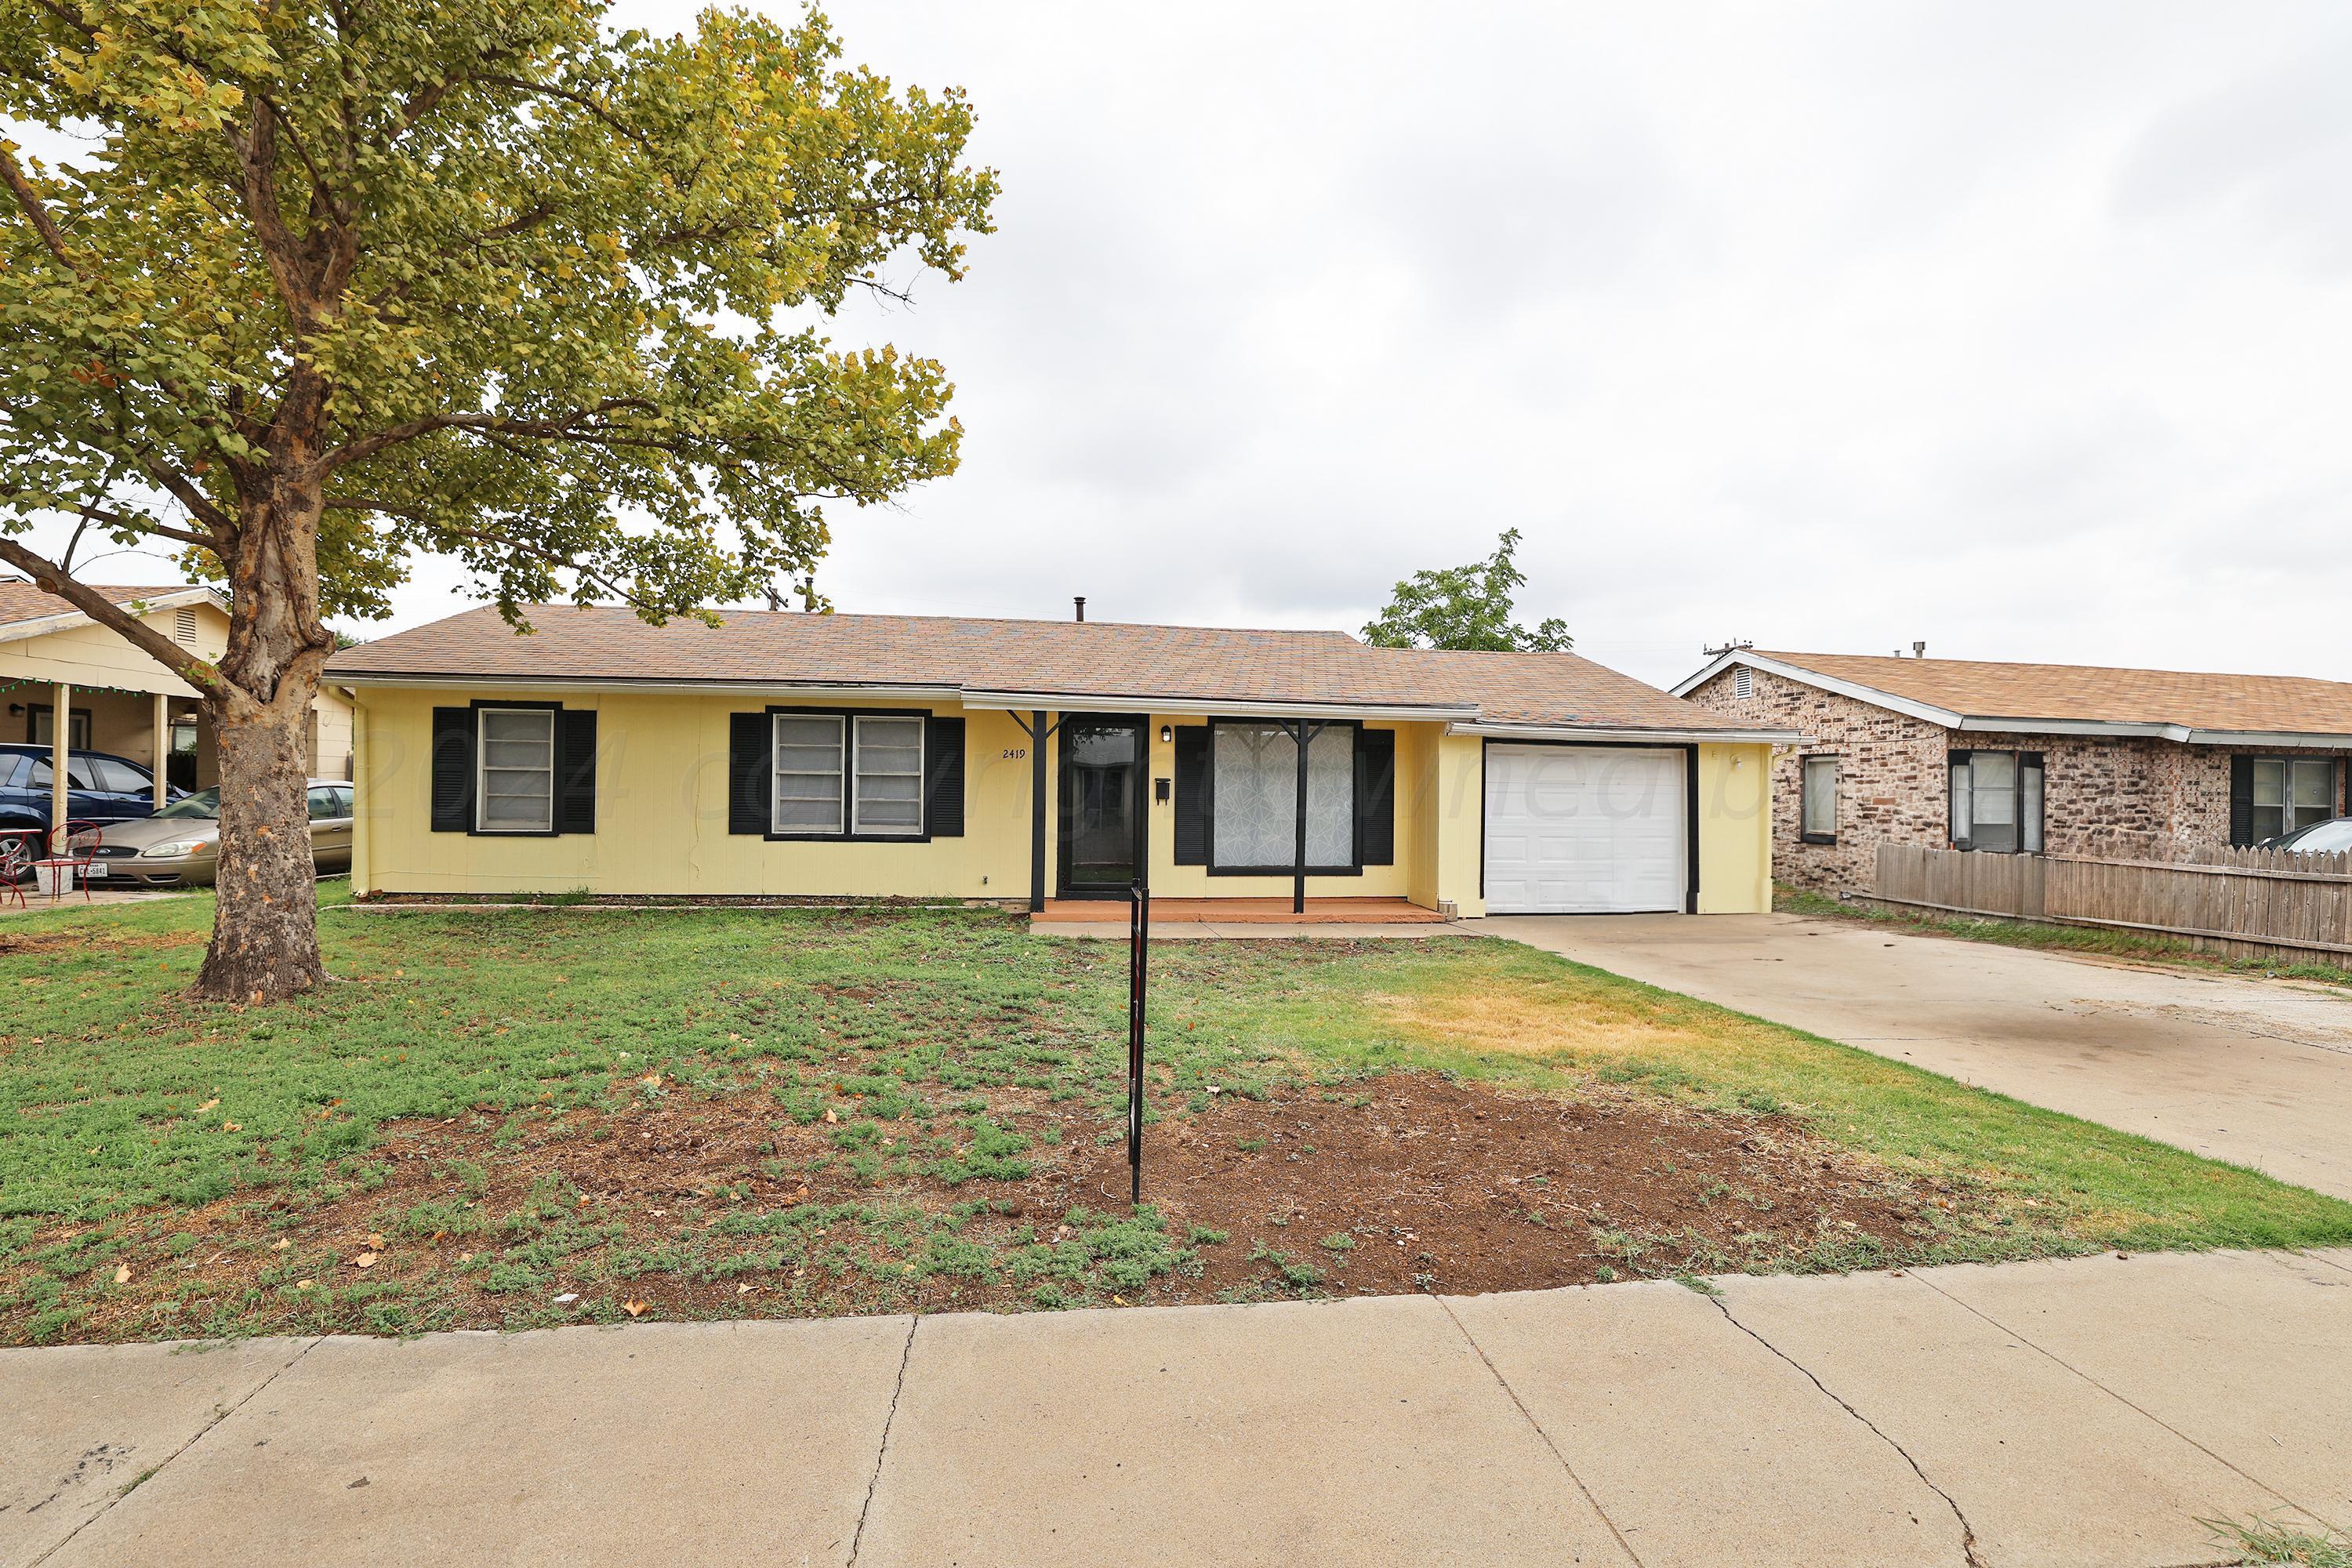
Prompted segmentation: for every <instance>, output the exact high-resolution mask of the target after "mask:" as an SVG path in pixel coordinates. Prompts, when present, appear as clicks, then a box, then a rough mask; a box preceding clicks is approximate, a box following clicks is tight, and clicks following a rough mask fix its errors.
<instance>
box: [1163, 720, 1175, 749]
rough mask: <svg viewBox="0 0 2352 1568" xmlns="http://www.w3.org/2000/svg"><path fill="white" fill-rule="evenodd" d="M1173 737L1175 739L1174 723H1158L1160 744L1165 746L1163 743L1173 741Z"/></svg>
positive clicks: (1167, 743) (1166, 743)
mask: <svg viewBox="0 0 2352 1568" xmlns="http://www.w3.org/2000/svg"><path fill="white" fill-rule="evenodd" d="M1175 739H1176V726H1175V725H1173V724H1162V725H1160V744H1161V745H1163V746H1165V745H1169V744H1171V743H1172V742H1174V741H1175Z"/></svg>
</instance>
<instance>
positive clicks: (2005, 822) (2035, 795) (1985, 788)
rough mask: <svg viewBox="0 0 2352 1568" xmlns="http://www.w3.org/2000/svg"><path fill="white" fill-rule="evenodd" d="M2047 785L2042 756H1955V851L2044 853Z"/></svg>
mask: <svg viewBox="0 0 2352 1568" xmlns="http://www.w3.org/2000/svg"><path fill="white" fill-rule="evenodd" d="M2042 786H2043V775H2042V753H2041V752H1953V753H1951V811H1952V847H1953V848H1955V849H1973V850H1979V851H1983V852H1985V853H1989V854H1995V855H2019V854H2023V855H2039V854H2041V853H2042Z"/></svg>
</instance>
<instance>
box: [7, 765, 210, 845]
mask: <svg viewBox="0 0 2352 1568" xmlns="http://www.w3.org/2000/svg"><path fill="white" fill-rule="evenodd" d="M187 793H188V792H187V791H185V790H183V789H169V788H167V789H166V791H165V795H164V798H166V799H167V800H177V799H179V798H180V796H182V795H185V794H187ZM66 810H67V812H68V815H70V816H72V817H73V819H74V820H75V821H76V822H128V821H130V820H131V819H132V818H133V817H140V816H152V814H153V812H154V810H155V775H154V774H152V773H149V772H148V771H147V770H146V769H145V768H143V767H141V766H140V765H139V764H138V763H134V762H132V761H131V759H130V758H128V757H118V756H114V755H112V754H111V753H110V752H74V753H72V755H70V756H69V757H68V759H67V760H66ZM48 826H49V749H48V748H47V746H24V745H0V829H6V828H11V827H37V828H42V829H45V830H46V829H47V827H48Z"/></svg>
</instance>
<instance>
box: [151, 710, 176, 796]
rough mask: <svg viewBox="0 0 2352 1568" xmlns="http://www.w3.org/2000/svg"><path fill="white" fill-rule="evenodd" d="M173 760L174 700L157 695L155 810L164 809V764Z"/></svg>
mask: <svg viewBox="0 0 2352 1568" xmlns="http://www.w3.org/2000/svg"><path fill="white" fill-rule="evenodd" d="M171 758H172V700H171V699H170V698H169V697H166V696H164V695H163V693H162V692H160V691H158V692H157V693H155V809H156V810H158V811H161V810H163V791H164V788H165V787H166V786H165V784H164V783H163V764H164V763H168V762H169V761H171Z"/></svg>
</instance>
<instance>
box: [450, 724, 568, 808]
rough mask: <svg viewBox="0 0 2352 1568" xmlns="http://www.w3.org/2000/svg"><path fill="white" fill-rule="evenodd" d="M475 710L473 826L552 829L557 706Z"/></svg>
mask: <svg viewBox="0 0 2352 1568" xmlns="http://www.w3.org/2000/svg"><path fill="white" fill-rule="evenodd" d="M475 713H476V717H477V721H478V723H479V724H480V726H481V730H480V733H479V740H480V742H481V745H480V751H481V758H482V763H481V775H482V776H481V780H480V785H479V788H478V789H477V790H476V792H475V798H476V799H477V800H478V801H479V802H481V805H480V806H479V808H478V809H479V816H478V818H477V819H476V823H475V826H476V827H477V828H478V830H479V831H481V832H484V833H552V832H553V831H555V710H553V709H551V708H481V709H477V710H475ZM459 732H460V734H462V733H463V731H459ZM460 776H463V775H460ZM460 820H461V821H462V820H463V819H462V818H460Z"/></svg>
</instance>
